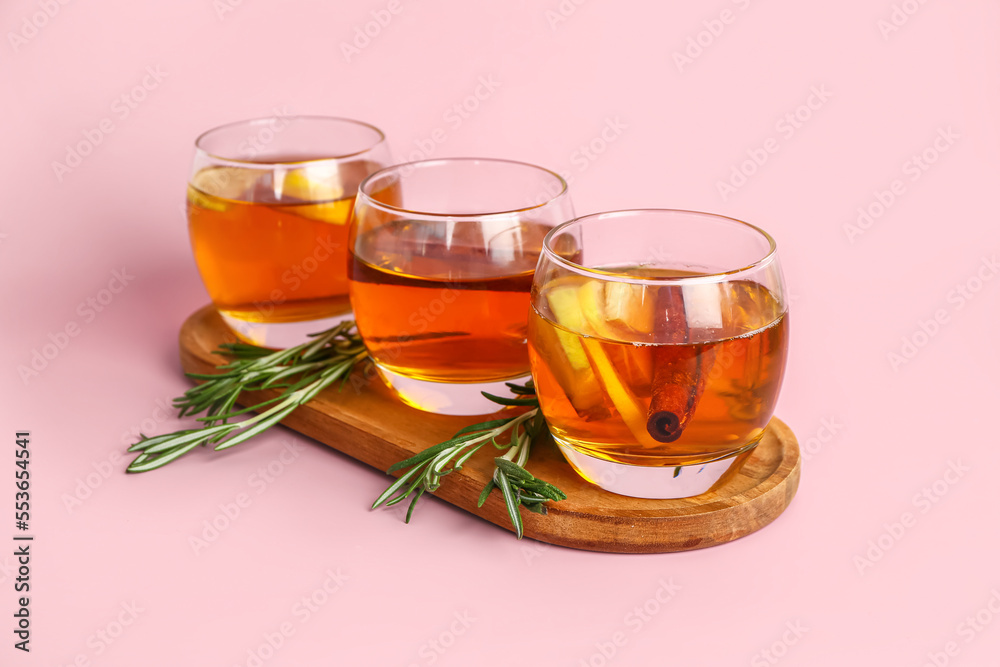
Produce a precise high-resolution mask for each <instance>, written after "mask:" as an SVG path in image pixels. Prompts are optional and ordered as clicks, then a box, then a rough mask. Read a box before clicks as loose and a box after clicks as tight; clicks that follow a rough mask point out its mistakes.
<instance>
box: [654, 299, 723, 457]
mask: <svg viewBox="0 0 1000 667" xmlns="http://www.w3.org/2000/svg"><path fill="white" fill-rule="evenodd" d="M654 327H655V328H654V332H655V335H656V342H657V343H658V344H657V345H656V346H655V347H653V381H652V400H651V401H650V403H649V416H648V419H647V421H646V430H647V431H648V432H649V435H650V436H652V437H653V439H654V440H656V441H658V442H674V441H675V440H677V439H678V438H680V437H681V435H682V434H683V433H684V428H685V427H686V426H687V425H688V422H690V421H691V417H692V416H693V415H694V411H695V408H697V407H698V401H700V400H701V395H702V393H703V392H704V391H705V380H706V377H707V375H708V373H707V370H708V369H709V368H710V367H711V362H712V361H713V360H712V359H704V358H703V355H704V354H710V355H712V356H714V350H713V349H712V348H710V347H709V346H704V347H705V349H704V350H699V349H698V348H699V347H701V346H698V347H696V346H693V345H686V344H685V343H689V342H690V330H689V328H688V324H687V315H686V313H685V309H684V292H683V289H682V288H681V287H680V286H675V285H663V286H660V287H659V290H658V292H657V295H656V317H655V321H654Z"/></svg>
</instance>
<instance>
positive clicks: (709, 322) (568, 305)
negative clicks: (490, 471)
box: [528, 209, 788, 498]
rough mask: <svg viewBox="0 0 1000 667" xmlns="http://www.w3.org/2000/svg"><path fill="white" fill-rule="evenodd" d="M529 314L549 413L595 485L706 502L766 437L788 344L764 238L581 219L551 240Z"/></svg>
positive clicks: (675, 215) (614, 215)
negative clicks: (739, 461)
mask: <svg viewBox="0 0 1000 667" xmlns="http://www.w3.org/2000/svg"><path fill="white" fill-rule="evenodd" d="M531 305H532V308H531V313H530V316H529V324H528V343H529V353H530V358H531V368H532V374H533V376H534V379H535V386H536V389H537V391H538V397H539V401H540V404H541V408H542V412H543V413H544V414H545V418H546V421H547V422H548V424H549V428H550V430H551V432H552V435H553V437H554V439H555V441H556V443H557V444H558V446H559V447H560V449H561V450H562V451H563V453H564V454H565V456H566V458H567V459H568V460H569V462H570V464H571V465H573V467H574V468H575V469H576V470H577V471H578V472H579V473H580V474H581V475H582V476H583V477H584V478H586V479H587V480H589V481H591V482H593V483H595V484H597V485H599V486H601V487H603V488H605V489H607V490H610V491H613V492H615V493H620V494H623V495H628V496H635V497H643V498H680V497H687V496H692V495H697V494H700V493H703V492H705V491H707V490H708V489H709V488H711V487H712V486H713V485H714V484H715V483H716V482H717V481H718V480H719V479H720V478H721V477H722V475H723V474H724V473H725V472H726V470H728V469H729V468H730V467H731V466H732V464H733V463H734V461H736V460H737V459H738V457H739V455H740V454H742V453H745V452H748V451H749V450H750V449H752V448H753V447H754V446H755V445H756V444H757V443H758V442H759V441H760V439H761V437H762V436H763V434H764V429H765V428H766V426H767V423H768V421H769V420H770V419H771V416H772V413H773V411H774V406H775V403H776V401H777V398H778V391H779V389H780V387H781V380H782V375H783V373H784V368H785V356H786V349H787V341H788V312H787V311H788V309H787V303H786V300H785V296H784V283H783V280H782V275H781V269H780V267H779V265H778V259H777V254H776V249H775V244H774V240H773V239H772V238H771V237H770V236H769V235H768V234H767V233H766V232H764V231H762V230H760V229H758V228H756V227H753V226H752V225H748V224H746V223H743V222H740V221H737V220H733V219H731V218H725V217H722V216H716V215H709V214H705V213H696V212H691V211H674V210H664V209H659V210H639V211H618V212H611V213H601V214H596V215H590V216H584V217H582V218H578V219H576V220H574V221H572V222H569V223H566V224H564V225H561V226H560V227H557V228H556V229H554V230H553V231H552V232H550V233H549V234H548V235H547V236H546V238H545V242H544V244H543V249H542V256H541V258H540V260H539V265H538V268H537V270H536V272H535V278H534V285H533V288H532V299H531Z"/></svg>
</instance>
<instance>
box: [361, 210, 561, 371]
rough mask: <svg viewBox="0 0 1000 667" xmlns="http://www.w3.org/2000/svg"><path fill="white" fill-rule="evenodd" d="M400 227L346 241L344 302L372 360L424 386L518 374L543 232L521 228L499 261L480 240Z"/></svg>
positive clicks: (524, 364)
mask: <svg viewBox="0 0 1000 667" xmlns="http://www.w3.org/2000/svg"><path fill="white" fill-rule="evenodd" d="M407 225H408V222H407V221H405V220H404V221H395V222H393V223H390V224H387V225H384V226H382V227H379V228H377V229H374V230H370V231H368V232H366V234H364V235H363V236H362V237H361V238H359V239H358V240H357V241H356V242H355V243H354V247H355V248H359V249H360V252H359V253H358V254H353V253H352V255H351V259H350V269H349V273H350V295H351V301H352V303H353V304H354V315H355V318H356V320H357V323H358V331H359V332H360V333H361V335H362V336H363V337H364V340H365V345H366V346H367V347H368V351H369V353H370V354H371V356H372V359H373V360H374V361H375V362H376V363H377V364H378V365H379V366H381V367H382V368H385V369H387V370H390V371H393V372H395V373H398V374H401V375H404V376H406V377H409V378H413V379H417V380H425V381H432V382H450V383H463V382H466V383H472V382H476V383H478V382H495V381H500V380H507V379H512V378H517V377H521V376H524V375H527V374H528V372H529V366H528V349H527V340H526V339H527V317H528V310H529V292H530V291H531V281H532V277H533V275H534V268H535V264H536V263H537V260H538V248H539V247H540V244H541V237H542V236H544V233H545V232H546V231H547V230H548V228H546V227H542V226H541V225H529V224H528V223H522V225H521V226H520V227H519V229H518V232H517V234H518V240H519V241H520V242H523V245H522V244H521V243H518V244H515V243H513V242H512V243H510V244H508V245H507V246H506V247H505V248H504V250H503V252H502V253H499V254H500V255H502V260H503V261H498V253H492V254H491V250H490V249H489V244H488V243H487V244H483V243H479V244H476V243H469V244H467V245H463V244H461V243H459V242H457V241H456V240H455V239H454V238H450V237H449V238H445V237H443V236H442V237H438V236H434V235H431V236H430V237H429V238H423V237H421V234H422V233H423V232H422V231H418V232H416V233H414V234H410V235H408V234H407V232H406V230H405V229H403V228H405V227H406V226H407ZM480 240H481V239H480ZM522 248H527V249H522ZM494 250H495V248H494ZM362 257H364V259H363V258H362ZM470 275H475V276H479V277H476V278H468V277H466V276H470Z"/></svg>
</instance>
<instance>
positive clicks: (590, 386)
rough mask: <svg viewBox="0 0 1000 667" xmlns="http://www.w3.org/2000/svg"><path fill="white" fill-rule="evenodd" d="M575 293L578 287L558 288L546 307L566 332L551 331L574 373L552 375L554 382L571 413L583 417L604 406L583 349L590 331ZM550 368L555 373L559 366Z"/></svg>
mask: <svg viewBox="0 0 1000 667" xmlns="http://www.w3.org/2000/svg"><path fill="white" fill-rule="evenodd" d="M578 291H579V288H578V286H577V285H560V286H558V287H553V288H551V289H549V290H547V291H546V299H547V300H548V303H549V309H550V310H551V311H552V314H553V315H554V316H555V319H556V323H558V324H559V325H560V326H562V327H564V328H565V329H568V331H565V330H563V329H558V328H555V327H553V328H552V331H553V332H554V333H555V339H556V341H557V343H558V347H559V349H560V350H561V351H562V353H563V354H564V355H565V357H566V361H568V362H569V365H570V368H571V369H572V371H573V372H571V373H558V374H556V373H553V374H554V375H556V378H557V381H558V382H559V384H560V386H561V387H562V388H563V391H565V392H566V396H567V398H569V401H570V403H572V404H573V407H574V409H576V411H577V412H578V413H581V414H582V413H583V412H586V411H587V410H590V409H592V408H595V407H597V406H599V405H600V404H601V403H602V402H603V400H604V396H603V393H602V392H601V386H600V385H599V384H598V383H597V378H596V377H594V371H593V369H592V368H591V367H590V360H589V359H588V358H587V353H586V352H585V351H584V349H583V342H582V340H583V337H584V336H589V335H592V334H593V331H592V330H591V328H590V326H589V325H588V324H587V320H586V318H585V317H584V316H583V312H582V311H581V310H580V299H579V296H578V294H577V293H578ZM543 326H544V325H543ZM570 332H575V333H570ZM550 367H551V368H552V369H553V370H554V371H555V369H557V368H560V367H561V364H560V362H559V361H558V360H557V361H555V363H553V364H550ZM560 376H562V377H560Z"/></svg>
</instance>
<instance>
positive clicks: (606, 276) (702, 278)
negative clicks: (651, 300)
mask: <svg viewBox="0 0 1000 667" xmlns="http://www.w3.org/2000/svg"><path fill="white" fill-rule="evenodd" d="M651 213H652V214H657V215H659V214H664V213H689V214H693V215H696V216H699V217H702V218H712V219H715V220H723V221H727V222H730V223H736V225H737V226H739V227H743V228H747V229H750V230H752V231H754V232H756V233H757V234H758V235H760V236H761V237H763V238H764V240H766V241H767V243H768V250H767V253H765V255H764V256H763V257H761V258H760V259H757V260H755V261H753V262H751V263H750V264H747V265H746V266H742V267H739V268H735V269H727V270H725V271H715V272H712V273H699V274H696V275H693V276H663V277H654V278H639V277H636V276H633V275H629V274H627V273H622V272H616V271H607V270H604V269H596V268H592V267H587V266H583V265H582V264H577V263H576V262H573V261H570V260H568V259H566V258H565V257H563V256H561V255H559V254H558V253H556V252H555V251H554V250H553V249H552V247H551V243H552V241H553V239H555V237H556V236H558V235H559V234H560V233H561V232H563V231H565V230H566V229H568V228H570V227H573V226H574V225H582V224H583V223H584V222H585V221H587V220H588V219H596V218H610V217H631V216H634V215H640V214H651ZM777 253H778V244H777V243H776V242H775V240H774V238H773V237H772V236H771V235H770V234H768V233H767V232H766V231H764V230H763V229H761V228H760V227H758V226H756V225H752V224H750V223H749V222H744V221H743V220H739V219H737V218H733V217H730V216H728V215H720V214H718V213H708V212H706V211H693V210H689V209H680V208H630V209H621V210H615V211H602V212H599V213H588V214H587V215H581V216H578V217H576V218H573V219H572V220H567V221H566V222H564V223H562V224H561V225H558V226H556V227H553V228H552V229H550V230H549V232H548V233H547V234H546V235H545V238H544V239H542V255H543V256H544V257H546V258H547V259H548V260H550V261H552V262H554V263H555V264H559V265H560V266H562V267H563V268H565V269H568V270H570V271H573V272H574V273H579V274H584V275H589V276H592V277H594V278H598V279H601V280H604V281H609V282H621V283H631V284H633V285H662V284H663V283H686V284H697V283H716V282H723V281H724V280H725V279H729V278H730V277H732V276H734V275H737V274H740V273H746V272H747V271H753V270H755V269H762V268H764V267H766V266H767V265H769V264H771V263H772V262H773V261H774V259H775V258H776V257H777Z"/></svg>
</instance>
